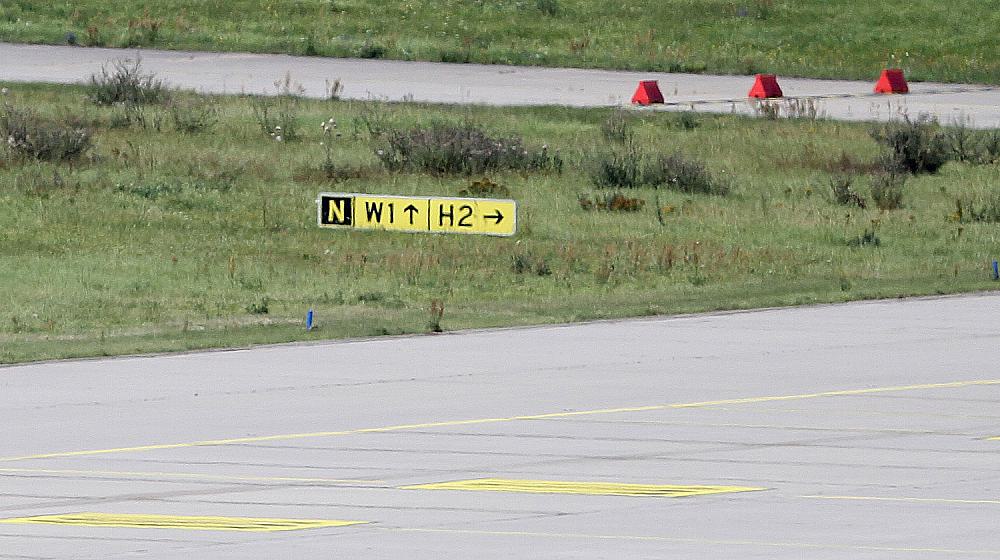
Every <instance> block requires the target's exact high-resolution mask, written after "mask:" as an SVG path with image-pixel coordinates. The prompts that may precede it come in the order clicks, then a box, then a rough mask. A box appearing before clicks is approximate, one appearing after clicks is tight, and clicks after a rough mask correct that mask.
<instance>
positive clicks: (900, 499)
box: [799, 496, 1000, 506]
mask: <svg viewBox="0 0 1000 560" xmlns="http://www.w3.org/2000/svg"><path fill="white" fill-rule="evenodd" d="M799 497H800V498H808V499H812V500H857V501H869V502H914V503H931V504H986V505H995V506H1000V500H960V499H951V498H910V497H905V496H904V497H896V498H894V497H886V496H799Z"/></svg>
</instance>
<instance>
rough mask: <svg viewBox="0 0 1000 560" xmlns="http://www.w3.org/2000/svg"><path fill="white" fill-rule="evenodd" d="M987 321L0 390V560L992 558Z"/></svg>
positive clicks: (238, 355) (455, 349) (994, 347)
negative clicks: (236, 559) (120, 559)
mask: <svg viewBox="0 0 1000 560" xmlns="http://www.w3.org/2000/svg"><path fill="white" fill-rule="evenodd" d="M998 315H1000V295H971V296H963V297H946V298H937V299H912V300H889V301H877V302H864V303H853V304H846V305H831V306H815V307H803V308H793V309H777V310H763V311H755V312H745V313H728V314H708V315H696V316H687V317H674V318H648V319H639V320H630V321H620V322H601V323H590V324H580V325H572V326H546V327H537V328H527V329H510V330H494V331H474V332H464V333H453V334H444V335H428V336H417V337H405V338H382V339H372V340H359V341H346V342H330V343H323V344H313V345H288V346H273V347H262V348H257V349H250V350H236V351H224V352H209V353H197V354H186V355H168V356H159V357H137V358H122V359H104V360H85V361H68V362H53V363H40V364H32V365H23V366H14V367H6V368H0V419H2V422H0V559H15V558H16V559H43V558H58V559H94V560H97V559H102V560H103V559H108V558H157V559H160V558H167V559H174V558H176V559H185V560H190V559H199V560H203V559H213V560H214V559H228V558H321V557H322V558H361V557H364V558H393V559H395V558H416V559H424V558H426V559H448V558H455V559H459V558H461V559H467V558H481V559H492V558H547V559H552V558H720V559H728V558H741V559H749V558H794V559H799V558H810V559H827V558H873V559H874V558H879V559H883V558H907V559H909V558H921V559H922V558H997V557H1000V531H997V520H998V519H1000V372H998V371H997V369H998V367H997V364H998V363H1000V323H998V322H997V320H996V318H997V316H998Z"/></svg>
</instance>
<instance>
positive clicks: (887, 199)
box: [871, 169, 906, 211]
mask: <svg viewBox="0 0 1000 560" xmlns="http://www.w3.org/2000/svg"><path fill="white" fill-rule="evenodd" d="M871 182H872V200H873V201H875V206H876V207H877V208H878V209H879V210H885V211H888V210H898V209H900V208H902V207H903V186H904V185H906V176H905V175H903V174H901V173H898V172H897V171H895V170H893V169H888V170H885V171H881V172H879V173H876V174H874V175H872V178H871Z"/></svg>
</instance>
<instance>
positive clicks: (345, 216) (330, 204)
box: [319, 196, 354, 226]
mask: <svg viewBox="0 0 1000 560" xmlns="http://www.w3.org/2000/svg"><path fill="white" fill-rule="evenodd" d="M321 204H322V205H321V206H320V212H319V219H320V223H321V224H323V225H327V226H350V225H353V224H354V215H353V212H352V208H351V197H349V196H324V197H323V199H322V203H321Z"/></svg>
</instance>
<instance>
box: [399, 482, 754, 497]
mask: <svg viewBox="0 0 1000 560" xmlns="http://www.w3.org/2000/svg"><path fill="white" fill-rule="evenodd" d="M400 489H401V490H473V491H483V492H522V493H529V494H583V495H588V496H632V497H654V498H685V497H689V496H705V495H708V494H726V493H730V492H753V491H756V490H766V488H751V487H749V486H677V485H671V484H623V483H615V482H573V481H565V480H514V479H507V478H476V479H472V480H455V481H451V482H436V483H433V484H415V485H411V486H400Z"/></svg>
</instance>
